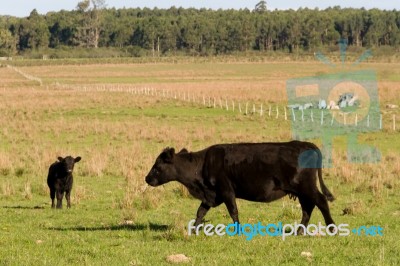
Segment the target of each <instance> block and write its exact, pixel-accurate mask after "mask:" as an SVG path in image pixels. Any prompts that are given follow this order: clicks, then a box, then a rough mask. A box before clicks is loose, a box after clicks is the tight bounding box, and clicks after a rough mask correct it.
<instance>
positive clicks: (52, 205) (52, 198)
mask: <svg viewBox="0 0 400 266" xmlns="http://www.w3.org/2000/svg"><path fill="white" fill-rule="evenodd" d="M55 197H56V190H55V189H54V188H50V198H51V208H53V209H54V207H55V205H54V199H55Z"/></svg>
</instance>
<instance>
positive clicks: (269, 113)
mask: <svg viewBox="0 0 400 266" xmlns="http://www.w3.org/2000/svg"><path fill="white" fill-rule="evenodd" d="M268 116H271V105H270V106H269V111H268Z"/></svg>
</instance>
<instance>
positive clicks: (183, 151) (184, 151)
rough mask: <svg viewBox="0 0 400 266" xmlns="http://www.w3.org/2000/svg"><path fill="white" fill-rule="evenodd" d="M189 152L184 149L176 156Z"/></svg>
mask: <svg viewBox="0 0 400 266" xmlns="http://www.w3.org/2000/svg"><path fill="white" fill-rule="evenodd" d="M188 152H189V151H188V150H187V149H185V148H183V149H182V150H181V151H180V152H178V154H181V153H188Z"/></svg>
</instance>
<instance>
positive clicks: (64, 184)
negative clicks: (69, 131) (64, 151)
mask: <svg viewBox="0 0 400 266" xmlns="http://www.w3.org/2000/svg"><path fill="white" fill-rule="evenodd" d="M80 160H81V157H79V156H78V157H76V158H73V157H71V156H67V157H65V158H62V157H58V162H55V163H53V164H52V165H51V166H50V168H49V175H48V176H47V185H48V186H49V188H50V198H51V207H52V208H54V207H55V206H54V198H55V196H57V209H61V208H62V199H63V197H64V192H65V198H66V199H67V208H71V199H70V196H71V190H72V184H73V181H74V177H73V176H72V171H73V170H74V165H75V163H77V162H79V161H80Z"/></svg>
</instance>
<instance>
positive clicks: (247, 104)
mask: <svg viewBox="0 0 400 266" xmlns="http://www.w3.org/2000/svg"><path fill="white" fill-rule="evenodd" d="M248 106H249V103H246V112H245V114H246V115H247V107H248Z"/></svg>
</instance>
